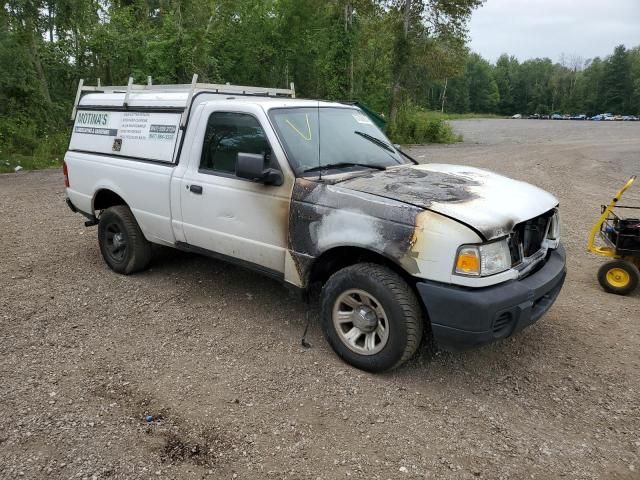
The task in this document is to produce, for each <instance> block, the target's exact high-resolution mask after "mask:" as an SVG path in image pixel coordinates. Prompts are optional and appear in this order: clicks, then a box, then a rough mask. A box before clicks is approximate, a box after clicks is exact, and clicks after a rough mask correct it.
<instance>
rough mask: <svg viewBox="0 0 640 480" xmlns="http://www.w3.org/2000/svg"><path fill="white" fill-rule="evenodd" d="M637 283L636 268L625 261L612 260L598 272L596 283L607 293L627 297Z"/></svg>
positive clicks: (638, 275) (637, 274)
mask: <svg viewBox="0 0 640 480" xmlns="http://www.w3.org/2000/svg"><path fill="white" fill-rule="evenodd" d="M639 281H640V272H639V271H638V267H636V266H635V265H633V264H632V263H631V262H627V261H626V260H612V261H610V262H607V263H605V264H604V265H602V266H601V267H600V270H598V282H600V285H601V286H602V288H604V289H605V291H607V292H609V293H615V294H617V295H628V294H629V293H631V292H633V291H634V290H635V289H636V287H637V286H638V282H639Z"/></svg>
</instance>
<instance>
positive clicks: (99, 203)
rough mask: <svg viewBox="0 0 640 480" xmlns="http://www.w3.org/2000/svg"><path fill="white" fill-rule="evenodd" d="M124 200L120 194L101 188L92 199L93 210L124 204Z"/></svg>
mask: <svg viewBox="0 0 640 480" xmlns="http://www.w3.org/2000/svg"><path fill="white" fill-rule="evenodd" d="M126 204H127V202H125V201H124V200H123V199H122V197H121V196H120V195H118V194H117V193H114V192H112V191H111V190H107V189H102V190H99V191H98V193H96V196H95V198H94V199H93V211H94V212H95V211H96V210H105V209H107V208H109V207H113V206H115V205H126Z"/></svg>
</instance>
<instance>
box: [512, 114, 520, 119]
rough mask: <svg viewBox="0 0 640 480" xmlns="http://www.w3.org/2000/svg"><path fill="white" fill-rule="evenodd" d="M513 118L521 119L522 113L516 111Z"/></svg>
mask: <svg viewBox="0 0 640 480" xmlns="http://www.w3.org/2000/svg"><path fill="white" fill-rule="evenodd" d="M511 118H515V119H520V118H522V115H521V114H519V113H516V114H515V115H512V116H511Z"/></svg>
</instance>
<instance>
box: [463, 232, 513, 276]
mask: <svg viewBox="0 0 640 480" xmlns="http://www.w3.org/2000/svg"><path fill="white" fill-rule="evenodd" d="M509 268H511V252H509V244H508V243H507V240H506V239H503V240H498V241H497V242H491V243H485V244H483V245H463V246H462V247H460V248H459V249H458V256H457V258H456V266H455V273H457V274H458V275H470V276H475V277H486V276H488V275H493V274H496V273H500V272H504V271H505V270H508V269H509Z"/></svg>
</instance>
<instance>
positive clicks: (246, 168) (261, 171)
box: [236, 152, 284, 186]
mask: <svg viewBox="0 0 640 480" xmlns="http://www.w3.org/2000/svg"><path fill="white" fill-rule="evenodd" d="M264 163H265V159H264V155H259V154H256V153H242V152H238V159H237V161H236V176H237V177H239V178H245V179H247V180H251V181H252V182H261V183H264V184H265V185H276V186H277V185H282V182H283V181H284V180H283V178H282V173H281V172H280V171H279V170H276V169H275V168H264Z"/></svg>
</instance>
